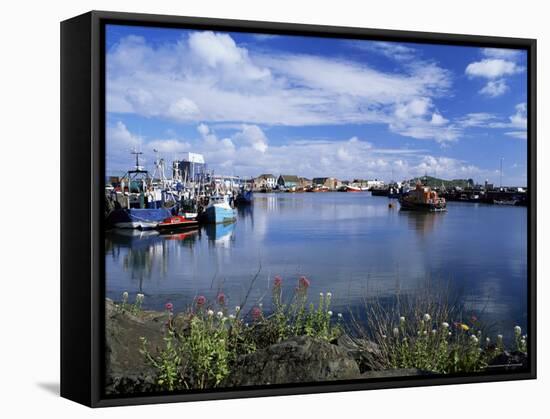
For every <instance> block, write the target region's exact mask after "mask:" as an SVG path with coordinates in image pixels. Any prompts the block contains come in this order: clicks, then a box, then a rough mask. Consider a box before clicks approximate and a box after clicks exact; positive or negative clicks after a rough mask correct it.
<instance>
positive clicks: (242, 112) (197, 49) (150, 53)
mask: <svg viewBox="0 0 550 419" xmlns="http://www.w3.org/2000/svg"><path fill="white" fill-rule="evenodd" d="M376 45H377V48H378V49H383V50H384V51H386V52H387V51H390V49H392V51H394V52H395V53H401V54H405V53H409V52H410V53H412V51H410V49H409V48H408V47H406V46H403V45H399V44H396V45H391V44H385V43H377V44H376ZM107 69H108V71H107V110H108V112H110V113H134V114H138V115H142V116H146V117H156V118H167V119H171V120H175V121H177V122H184V123H189V122H199V121H204V122H207V123H241V124H248V125H266V124H267V125H274V124H275V125H287V126H303V125H325V124H355V123H382V124H388V125H390V124H392V121H393V120H394V119H395V107H396V106H398V105H399V106H400V105H401V104H405V105H406V106H409V105H408V104H410V106H416V105H414V104H415V103H421V102H422V101H425V100H426V101H431V100H433V99H434V98H436V97H439V96H441V95H444V94H447V93H448V89H449V88H450V84H451V81H450V74H449V73H448V72H447V71H446V70H444V69H442V68H440V67H438V66H437V65H436V64H435V63H421V64H420V63H407V64H406V65H404V66H403V67H402V68H400V69H398V70H394V71H393V72H381V71H378V70H376V69H373V68H371V67H368V66H366V65H364V64H358V63H357V62H352V61H348V60H345V59H342V58H339V57H333V58H327V57H326V56H315V55H305V54H294V55H289V54H281V53H273V52H270V53H252V52H251V51H249V50H248V49H247V48H245V47H244V46H241V45H237V43H236V42H235V41H234V40H233V39H232V38H231V36H230V35H228V34H219V33H213V32H199V31H197V32H193V33H192V34H191V35H190V36H188V37H182V38H181V39H180V40H179V41H178V42H172V43H166V44H162V45H154V46H153V45H152V44H149V43H147V42H146V41H145V40H144V39H143V38H141V37H136V36H129V37H126V38H123V39H121V40H120V41H119V42H118V43H117V44H116V45H114V46H113V47H112V48H111V49H110V50H109V51H108V54H107ZM441 116H442V115H441ZM430 117H431V115H430ZM437 120H438V118H437V117H436V121H437ZM444 120H445V118H443V116H442V119H439V121H440V122H443V121H444ZM412 122H414V121H412ZM412 122H411V123H412ZM416 132H417V130H402V135H410V136H415V135H416V134H415V133H416ZM422 138H430V136H429V133H428V132H427V131H425V130H424V132H423V133H422ZM441 138H444V137H442V136H439V140H441ZM432 139H435V137H433V138H432ZM260 147H261V145H260Z"/></svg>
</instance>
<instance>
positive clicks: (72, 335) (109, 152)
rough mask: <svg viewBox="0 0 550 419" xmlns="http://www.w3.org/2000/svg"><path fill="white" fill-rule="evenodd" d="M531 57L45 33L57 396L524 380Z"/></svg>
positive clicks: (109, 26)
mask: <svg viewBox="0 0 550 419" xmlns="http://www.w3.org/2000/svg"><path fill="white" fill-rule="evenodd" d="M535 46H536V42H535V40H532V39H516V38H499V37H488V36H471V35H449V34H432V33H419V32H406V31H386V30H374V29H360V28H342V27H331V26H313V25H297V24H287V23H267V22H250V21H235V20H220V19H207V18H190V17H176V16H158V15H143V14H127V13H113V12H90V13H87V14H84V15H82V16H78V17H75V18H73V19H69V20H67V21H64V22H62V24H61V111H62V112H61V117H62V120H61V163H62V167H61V186H62V201H61V207H62V211H61V223H62V232H61V246H62V249H61V253H62V260H61V268H62V269H61V299H62V307H61V310H62V319H61V339H62V342H61V344H62V345H61V346H62V353H61V366H62V368H61V393H62V396H64V397H67V398H69V399H72V400H75V401H77V402H80V403H83V404H86V405H89V406H116V405H125V404H136V403H158V402H172V401H188V400H207V399H222V398H235V397H256V396H267V395H282V394H300V393H312V392H331V391H345V390H364V389H378V388H391V387H406V386H428V385H440V384H456V383H473V382H488V381H501V380H517V379H528V378H535V376H536V318H535V312H536V311H535V303H536V301H535V278H536V271H535V242H536V241H535V227H536V218H535V210H536V206H535V202H536V201H535V196H536V193H535V192H536V190H535V186H536V184H535V163H536V154H535V145H536V142H535V141H536V125H535V114H536V87H535V81H536V67H535V65H536V56H535V52H536V51H535Z"/></svg>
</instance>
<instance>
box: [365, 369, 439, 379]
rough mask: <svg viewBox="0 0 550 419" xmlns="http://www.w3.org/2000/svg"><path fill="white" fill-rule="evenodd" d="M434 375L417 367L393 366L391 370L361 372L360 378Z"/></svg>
mask: <svg viewBox="0 0 550 419" xmlns="http://www.w3.org/2000/svg"><path fill="white" fill-rule="evenodd" d="M426 375H436V374H434V373H433V372H429V371H423V370H419V369H417V368H395V369H391V370H381V371H367V372H364V373H363V374H361V378H396V377H414V376H426Z"/></svg>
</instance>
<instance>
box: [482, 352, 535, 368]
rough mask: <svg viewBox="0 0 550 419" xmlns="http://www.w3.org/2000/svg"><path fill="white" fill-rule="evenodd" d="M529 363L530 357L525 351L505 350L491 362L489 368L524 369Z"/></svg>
mask: <svg viewBox="0 0 550 419" xmlns="http://www.w3.org/2000/svg"><path fill="white" fill-rule="evenodd" d="M528 363H529V358H528V356H527V354H526V353H525V352H519V351H513V352H508V351H504V352H502V353H501V354H499V355H497V356H495V357H494V358H493V359H492V360H491V361H490V362H489V366H488V368H487V369H488V370H495V369H504V370H522V369H526V368H527V367H528V365H529V364H528Z"/></svg>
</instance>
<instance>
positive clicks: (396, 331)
mask: <svg viewBox="0 0 550 419" xmlns="http://www.w3.org/2000/svg"><path fill="white" fill-rule="evenodd" d="M393 335H394V336H395V337H397V336H399V328H397V327H394V328H393Z"/></svg>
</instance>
